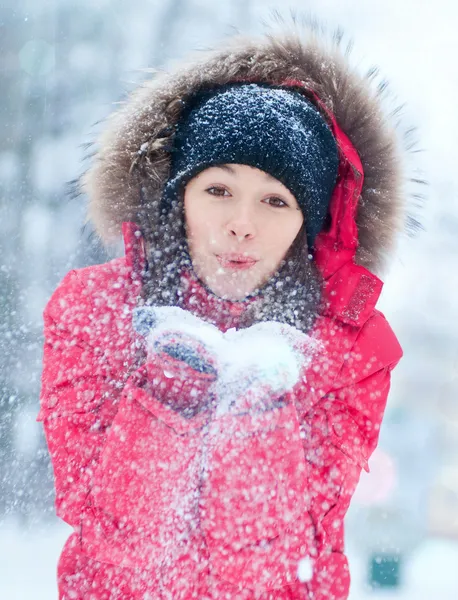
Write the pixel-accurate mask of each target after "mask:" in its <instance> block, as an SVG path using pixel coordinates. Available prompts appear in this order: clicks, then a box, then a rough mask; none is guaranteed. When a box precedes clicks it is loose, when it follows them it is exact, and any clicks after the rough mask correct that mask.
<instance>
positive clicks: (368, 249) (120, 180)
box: [80, 25, 415, 274]
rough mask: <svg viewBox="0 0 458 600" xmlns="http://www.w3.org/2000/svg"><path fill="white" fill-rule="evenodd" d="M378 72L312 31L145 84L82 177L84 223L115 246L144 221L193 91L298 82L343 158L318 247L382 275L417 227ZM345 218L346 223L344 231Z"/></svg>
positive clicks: (217, 55) (260, 41)
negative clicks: (128, 226)
mask: <svg viewBox="0 0 458 600" xmlns="http://www.w3.org/2000/svg"><path fill="white" fill-rule="evenodd" d="M375 76H376V72H375V70H372V71H371V72H369V73H368V74H367V75H366V76H362V75H359V74H358V73H357V72H356V71H355V70H354V69H353V68H352V67H350V65H349V61H348V52H345V50H344V49H343V48H342V41H341V36H340V35H334V36H328V35H327V34H325V33H323V31H322V30H320V29H319V28H318V27H316V26H313V25H307V26H304V27H303V28H302V30H301V31H297V29H296V30H294V31H293V30H291V31H290V30H284V31H282V32H280V33H275V34H274V33H268V34H264V35H263V36H261V37H259V38H256V39H254V38H247V37H242V36H235V37H234V38H233V39H232V40H231V41H230V42H229V43H228V42H227V41H226V43H225V46H224V49H220V50H213V51H210V52H207V53H205V54H204V55H203V56H202V55H199V58H198V60H194V61H190V62H189V63H187V64H182V65H181V66H180V67H179V68H178V69H177V70H175V71H174V72H173V73H163V74H161V75H160V76H156V77H153V78H151V79H149V80H147V81H146V82H145V83H143V84H142V85H141V86H140V87H139V88H137V89H136V90H135V91H134V92H133V93H131V95H130V96H129V97H128V99H127V100H126V101H125V102H124V103H123V104H122V105H121V107H120V108H119V109H118V110H117V111H115V112H114V113H113V114H111V115H110V117H108V119H107V121H106V126H105V129H104V131H103V133H102V134H101V136H100V138H99V140H98V144H97V146H98V147H97V150H96V151H95V153H94V160H93V162H92V164H91V166H90V168H89V169H88V170H87V171H86V172H85V173H84V174H83V175H82V177H81V180H80V186H81V189H82V191H83V192H85V193H87V195H88V197H89V202H88V215H87V220H88V221H91V222H92V224H93V225H94V227H95V229H96V231H97V233H98V235H99V236H100V238H101V239H102V240H103V241H104V242H105V243H107V244H109V243H110V242H114V241H116V239H117V238H118V236H120V234H121V229H122V224H123V222H133V223H139V216H138V215H139V211H140V209H141V194H140V190H141V189H142V188H144V187H145V186H146V187H147V189H148V194H149V197H150V198H151V197H152V198H153V199H157V200H159V198H160V196H161V192H162V189H163V186H164V184H165V182H166V181H167V178H168V174H169V166H170V158H169V153H168V152H167V147H168V146H169V145H170V136H171V135H172V132H173V127H174V125H175V124H176V122H177V121H178V119H179V116H180V111H181V109H182V107H183V101H184V100H185V99H186V98H187V97H189V96H190V95H192V94H193V93H195V92H197V91H199V90H200V89H202V88H205V87H208V86H216V85H223V84H227V83H230V82H235V81H255V82H267V83H271V84H273V85H294V86H300V87H302V88H304V89H305V90H306V91H307V92H308V93H309V95H310V96H313V97H314V98H315V101H316V103H317V104H319V105H321V108H322V110H323V111H325V112H326V113H327V114H328V116H329V119H330V120H331V121H332V122H333V126H334V133H335V135H336V137H337V140H338V145H339V149H340V152H341V170H340V188H339V186H336V194H335V198H334V200H333V201H331V205H332V204H333V203H334V211H333V212H334V214H333V220H334V225H333V227H331V230H332V232H333V233H332V236H331V237H329V235H328V236H327V239H324V237H322V240H321V242H319V243H318V248H317V251H318V253H319V254H320V250H319V246H320V244H321V246H323V247H325V248H327V250H326V252H327V254H328V257H329V250H330V248H336V247H339V248H342V247H344V248H345V249H347V250H348V253H345V254H346V259H345V260H348V259H349V258H351V259H352V260H354V262H355V263H356V264H357V265H361V266H362V267H365V268H366V269H368V270H370V271H371V272H372V273H374V274H380V273H381V272H383V269H384V267H385V266H386V264H387V259H388V258H389V257H390V255H391V254H392V250H393V247H394V244H395V242H396V237H397V234H398V233H399V232H401V231H403V230H406V229H409V227H412V225H414V226H415V219H412V218H411V217H410V216H409V215H408V214H407V196H406V191H405V184H406V182H407V178H406V175H405V174H404V172H403V167H402V165H403V153H402V149H401V148H400V141H399V139H398V137H399V136H398V135H397V132H396V127H395V124H394V123H392V122H391V121H390V117H389V116H388V115H386V114H384V110H383V107H382V105H383V98H384V94H385V92H386V90H385V87H386V84H379V85H378V86H377V85H376V84H374V81H375ZM349 177H350V178H351V179H352V180H353V183H352V185H351V186H350V187H351V193H349V191H348V189H349V187H348V185H347V183H348V182H347V181H346V180H347V179H348V178H349ZM337 188H339V189H337ZM350 196H352V197H350ZM350 205H351V206H350ZM345 219H346V224H347V225H346V227H345V228H342V227H339V222H340V223H342V222H343V220H345ZM152 226H153V227H154V223H153V224H152ZM339 230H340V233H339ZM345 238H346V239H345ZM326 252H325V253H326ZM321 254H323V252H321ZM323 260H325V259H323V258H321V261H322V262H323ZM326 260H327V259H326ZM340 262H342V261H340ZM333 271H335V268H333Z"/></svg>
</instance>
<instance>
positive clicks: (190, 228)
mask: <svg viewBox="0 0 458 600" xmlns="http://www.w3.org/2000/svg"><path fill="white" fill-rule="evenodd" d="M185 222H186V237H187V241H188V245H189V248H190V251H191V253H194V254H203V253H205V250H206V249H208V248H210V247H211V246H212V244H213V243H214V238H215V224H214V222H213V220H212V219H211V215H210V214H209V211H207V210H205V207H202V208H196V207H191V210H188V211H187V212H185Z"/></svg>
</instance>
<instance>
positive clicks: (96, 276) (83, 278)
mask: <svg viewBox="0 0 458 600" xmlns="http://www.w3.org/2000/svg"><path fill="white" fill-rule="evenodd" d="M129 273H130V269H129V267H127V265H126V261H125V258H124V257H123V258H116V259H113V260H111V261H109V262H107V263H103V264H99V265H91V266H88V267H82V268H80V269H72V270H71V271H69V272H68V273H67V274H66V275H65V276H64V278H63V279H62V280H61V281H60V283H59V284H58V286H57V288H56V289H55V290H54V292H53V293H52V295H51V297H50V299H49V300H48V302H47V304H46V306H45V308H44V311H43V318H44V322H45V327H46V326H47V325H49V324H50V323H52V322H54V323H57V324H58V325H59V327H61V328H64V329H68V327H69V326H70V325H71V326H72V327H73V328H75V327H78V324H82V323H87V321H88V319H93V318H94V317H95V315H97V314H98V315H104V316H105V318H106V316H107V314H108V312H109V311H112V310H113V309H114V308H117V307H119V306H120V305H123V304H124V303H125V301H126V296H127V292H128V291H129V286H130V283H131V282H130V277H129Z"/></svg>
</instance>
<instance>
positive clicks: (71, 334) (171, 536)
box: [38, 126, 402, 600]
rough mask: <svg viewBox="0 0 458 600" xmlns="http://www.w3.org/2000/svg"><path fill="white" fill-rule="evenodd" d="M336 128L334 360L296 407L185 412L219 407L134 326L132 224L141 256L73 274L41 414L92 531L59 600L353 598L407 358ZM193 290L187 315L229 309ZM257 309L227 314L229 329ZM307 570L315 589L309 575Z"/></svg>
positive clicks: (74, 542) (67, 561) (56, 310)
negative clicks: (361, 519) (349, 534)
mask: <svg viewBox="0 0 458 600" xmlns="http://www.w3.org/2000/svg"><path fill="white" fill-rule="evenodd" d="M336 127H337V126H336ZM336 132H337V136H338V139H339V145H340V148H341V151H342V158H341V170H340V176H341V179H340V181H339V183H338V185H337V187H336V192H335V195H334V198H333V204H332V214H333V224H332V226H331V229H330V231H329V232H328V233H327V234H322V235H321V236H320V241H319V243H318V248H317V257H316V258H317V264H318V266H319V267H320V269H321V270H322V272H323V275H324V277H325V280H326V282H327V288H326V289H327V298H328V303H327V307H326V310H325V312H324V313H323V314H322V315H321V316H320V317H319V318H318V320H317V322H316V324H315V327H314V329H313V332H312V336H313V337H314V338H315V339H316V340H317V341H319V342H321V347H320V350H319V351H318V352H317V354H316V355H315V358H314V360H313V361H312V363H311V364H310V365H309V366H308V367H307V368H305V367H304V369H303V371H302V374H301V379H300V382H299V383H298V384H297V385H296V387H295V388H294V390H292V391H291V392H290V393H288V394H287V396H286V398H285V403H284V405H281V406H278V407H276V408H274V409H273V410H270V411H267V412H265V413H261V414H259V415H257V416H255V417H254V416H252V415H249V414H248V415H247V414H245V415H243V414H226V415H224V416H222V417H219V416H216V414H215V412H214V411H213V409H212V403H211V401H208V402H206V401H205V402H203V403H202V406H203V407H204V408H203V410H201V411H200V412H198V413H197V414H196V415H195V416H194V417H192V418H185V417H184V416H182V415H181V414H180V413H179V412H176V411H174V410H173V408H172V407H173V402H171V401H170V400H171V398H172V399H173V398H174V397H177V398H178V399H179V402H180V404H181V405H182V404H183V402H185V401H186V398H187V397H188V396H189V395H190V394H192V391H191V390H192V388H193V387H195V386H197V387H198V389H199V394H200V396H201V397H202V398H205V397H206V394H208V393H209V391H208V390H209V388H208V387H207V384H208V382H206V381H205V378H202V377H200V378H199V377H197V375H196V373H195V372H193V371H192V369H190V370H189V373H188V374H187V376H186V378H185V380H184V381H183V380H182V379H178V378H177V377H175V376H174V375H173V373H169V372H167V374H164V368H162V367H161V364H160V363H159V364H157V365H156V367H155V366H154V365H145V353H144V349H143V346H142V340H141V339H139V336H138V335H137V334H135V332H134V331H133V329H132V309H133V308H134V306H135V305H136V302H137V298H138V295H139V292H140V281H141V279H140V272H141V269H142V267H143V266H144V254H143V251H142V243H141V238H139V237H138V230H137V228H136V226H135V225H133V224H129V223H126V224H124V227H123V233H124V240H125V248H126V257H125V258H120V259H115V260H113V261H110V262H109V263H106V264H104V265H98V266H94V267H86V268H83V269H79V270H74V271H71V272H70V273H69V274H68V275H67V276H66V277H65V278H64V280H63V281H62V282H61V284H60V285H59V287H58V288H57V290H56V291H55V292H54V294H53V295H52V297H51V299H50V301H49V302H48V304H47V306H46V308H45V311H44V323H45V346H44V356H43V376H42V390H41V397H40V403H41V408H40V412H39V415H38V419H39V420H40V421H42V422H43V425H44V429H45V433H46V438H47V442H48V446H49V451H50V454H51V459H52V463H53V468H54V476H55V487H56V510H57V514H58V515H59V517H60V518H62V519H63V520H64V521H66V522H67V523H69V524H70V525H72V526H73V527H74V530H75V531H74V533H73V534H72V536H71V537H70V538H69V540H68V542H67V544H66V545H65V548H64V550H63V552H62V555H61V558H60V561H59V566H58V580H59V598H60V599H64V598H65V599H67V598H74V599H76V600H79V599H81V600H83V599H84V600H87V599H94V600H99V599H114V598H122V599H133V600H137V599H138V600H140V599H141V600H145V599H147V598H150V599H153V598H154V599H155V600H156V599H159V600H160V599H163V598H164V599H165V598H173V599H184V600H188V599H191V598H201V599H203V598H205V599H211V598H214V599H222V598H231V599H240V600H243V599H247V600H250V599H254V598H257V599H260V600H267V599H274V598H276V599H282V600H283V599H306V600H311V599H312V598H313V600H330V599H333V600H344V599H345V598H347V596H348V589H349V573H348V565H347V561H346V558H345V555H344V544H343V518H344V515H345V513H346V511H347V509H348V505H349V502H350V499H351V497H352V494H353V492H354V489H355V487H356V484H357V482H358V479H359V476H360V472H361V469H362V468H366V469H367V461H368V459H369V457H370V455H371V453H372V452H373V450H374V448H375V446H376V444H377V440H378V434H379V427H380V423H381V420H382V416H383V412H384V408H385V403H386V398H387V394H388V391H389V386H390V373H391V370H392V369H393V368H394V366H395V365H396V364H397V362H398V361H399V360H400V358H401V356H402V350H401V348H400V346H399V344H398V342H397V340H396V337H395V335H394V333H393V332H392V330H391V328H390V326H389V325H388V323H387V321H386V320H385V318H384V316H383V315H382V314H381V313H380V312H379V311H377V310H375V303H376V301H377V298H378V296H379V294H380V290H381V285H382V283H381V281H380V280H379V279H378V278H376V277H375V276H374V275H373V274H371V273H370V272H369V271H367V270H366V269H364V268H362V267H358V266H357V265H355V264H354V262H353V257H354V252H355V250H356V246H357V239H356V227H355V225H354V215H355V210H356V200H357V196H358V195H359V191H360V189H361V188H360V186H361V182H362V174H361V173H362V169H360V171H359V173H360V174H361V175H360V176H358V169H355V168H354V167H355V165H356V166H357V167H358V164H357V163H358V159H357V156H356V153H355V152H354V150H352V147H351V145H349V144H350V143H349V141H348V140H347V139H346V138H345V137H344V135H343V134H342V133H341V132H339V131H338V129H335V133H336ZM358 168H360V165H359V167H358ZM187 284H188V285H187V286H186V293H185V304H186V308H187V309H188V310H190V311H191V312H193V313H195V314H196V315H198V316H201V317H205V316H206V315H208V314H210V313H213V309H214V303H215V302H217V300H215V298H214V297H213V296H211V295H209V294H207V292H206V291H205V289H204V288H202V287H201V286H200V285H199V283H198V282H197V281H196V280H195V279H193V278H192V277H189V278H188V279H187ZM240 306H241V304H240V303H239V304H232V303H226V304H225V308H226V309H227V310H225V311H221V312H220V314H221V315H222V322H221V323H220V328H221V329H222V330H223V331H224V330H226V329H227V328H228V327H229V326H235V325H236V323H237V318H238V316H240ZM304 364H306V363H305V362H304ZM169 366H170V365H169ZM154 368H156V369H157V370H156V372H154ZM151 369H153V370H151ZM242 400H243V399H242ZM242 404H243V402H242ZM303 558H307V559H308V560H310V562H311V565H312V568H313V577H312V579H311V580H310V581H308V582H300V581H299V580H298V578H297V569H298V563H299V561H300V560H301V559H303Z"/></svg>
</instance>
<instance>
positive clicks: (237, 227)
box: [226, 210, 256, 242]
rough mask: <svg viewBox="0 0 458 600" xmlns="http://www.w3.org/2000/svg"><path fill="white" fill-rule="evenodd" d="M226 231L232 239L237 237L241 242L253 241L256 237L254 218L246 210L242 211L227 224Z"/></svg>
mask: <svg viewBox="0 0 458 600" xmlns="http://www.w3.org/2000/svg"><path fill="white" fill-rule="evenodd" d="M226 231H227V234H228V235H229V236H230V237H236V238H237V241H239V242H243V241H244V240H251V239H253V238H254V237H255V235H256V227H255V224H254V222H253V218H252V216H251V215H249V214H248V211H246V210H243V211H240V212H238V213H237V214H234V215H233V216H232V218H231V219H230V220H229V221H228V222H227V224H226Z"/></svg>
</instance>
